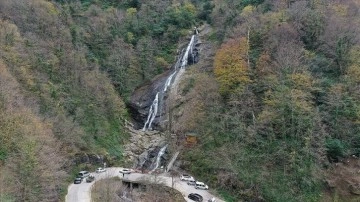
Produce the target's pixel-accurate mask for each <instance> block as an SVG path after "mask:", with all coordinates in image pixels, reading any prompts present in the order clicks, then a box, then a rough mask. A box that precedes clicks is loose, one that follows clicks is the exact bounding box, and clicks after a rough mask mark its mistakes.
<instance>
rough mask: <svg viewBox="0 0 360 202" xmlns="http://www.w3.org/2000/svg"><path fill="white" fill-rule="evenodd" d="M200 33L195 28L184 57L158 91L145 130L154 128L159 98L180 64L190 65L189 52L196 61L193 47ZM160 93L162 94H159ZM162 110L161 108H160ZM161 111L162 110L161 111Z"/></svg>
mask: <svg viewBox="0 0 360 202" xmlns="http://www.w3.org/2000/svg"><path fill="white" fill-rule="evenodd" d="M197 34H198V30H197V29H196V28H195V34H194V35H192V36H191V40H190V42H189V44H188V46H187V48H186V51H185V53H184V55H183V57H182V58H180V59H179V60H178V61H177V62H176V65H175V71H174V72H173V73H172V74H171V75H170V76H169V77H168V78H167V79H166V81H165V83H164V88H163V90H162V92H157V93H156V96H155V99H154V101H153V102H152V104H151V107H150V109H149V114H148V117H147V120H146V122H145V124H144V127H143V131H146V130H152V127H151V125H152V123H153V121H154V119H155V117H156V115H157V113H158V106H159V103H160V102H159V98H160V100H162V98H163V96H164V94H165V93H166V91H167V90H168V88H169V87H170V86H171V83H172V80H173V77H174V76H175V75H176V73H177V72H178V69H179V64H180V69H184V68H185V67H186V66H187V65H188V61H189V54H190V55H191V57H192V61H194V54H193V49H194V45H195V37H196V36H197ZM159 93H160V94H161V95H159ZM160 111H161V109H160ZM160 113H161V112H160Z"/></svg>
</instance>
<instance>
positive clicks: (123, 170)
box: [119, 168, 133, 174]
mask: <svg viewBox="0 0 360 202" xmlns="http://www.w3.org/2000/svg"><path fill="white" fill-rule="evenodd" d="M119 172H120V173H122V174H130V173H132V172H133V170H132V169H129V168H123V169H121V170H120V171H119Z"/></svg>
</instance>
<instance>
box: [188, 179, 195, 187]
mask: <svg viewBox="0 0 360 202" xmlns="http://www.w3.org/2000/svg"><path fill="white" fill-rule="evenodd" d="M187 184H188V185H190V186H194V185H195V184H196V181H195V180H189V181H188V182H187Z"/></svg>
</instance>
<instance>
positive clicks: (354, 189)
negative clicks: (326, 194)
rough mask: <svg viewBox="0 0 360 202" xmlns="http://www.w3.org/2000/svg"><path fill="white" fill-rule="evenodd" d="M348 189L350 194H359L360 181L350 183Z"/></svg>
mask: <svg viewBox="0 0 360 202" xmlns="http://www.w3.org/2000/svg"><path fill="white" fill-rule="evenodd" d="M349 191H350V193H352V194H355V195H360V183H356V184H351V185H350V186H349Z"/></svg>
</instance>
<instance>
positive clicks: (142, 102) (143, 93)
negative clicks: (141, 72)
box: [128, 35, 200, 130]
mask: <svg viewBox="0 0 360 202" xmlns="http://www.w3.org/2000/svg"><path fill="white" fill-rule="evenodd" d="M193 40H194V41H193V43H191V42H192V41H190V43H189V44H188V47H185V48H186V49H190V51H185V48H184V49H183V51H182V53H181V54H180V55H179V57H178V60H177V62H176V63H175V64H174V65H173V67H172V68H171V70H169V71H166V72H164V73H163V74H161V75H159V76H157V77H156V78H154V79H153V80H152V81H151V82H150V83H146V84H144V85H143V86H141V87H139V88H138V89H136V90H135V92H134V93H133V94H132V96H131V98H130V102H129V103H128V107H129V109H130V112H131V114H132V117H133V119H134V120H135V123H134V126H135V128H136V129H140V128H141V127H143V124H144V123H145V122H146V119H147V117H148V115H149V109H150V107H151V105H152V104H153V100H154V98H155V96H156V94H157V93H159V103H158V111H157V113H156V117H155V119H154V122H153V127H152V128H153V129H157V130H161V129H163V128H164V127H163V123H161V122H162V121H163V120H166V118H165V119H164V118H163V117H165V114H166V108H167V107H166V100H167V93H166V90H164V89H167V88H168V87H165V85H168V84H169V85H171V81H172V80H174V79H176V77H177V73H178V70H179V69H180V68H184V67H182V66H184V64H186V66H187V65H190V64H194V63H197V62H198V61H199V57H198V46H199V44H200V43H199V42H198V37H197V36H196V35H194V39H193ZM186 55H187V56H186ZM184 56H186V57H184ZM184 61H186V62H184ZM173 76H174V78H173ZM169 78H170V81H169V80H168V79H169ZM168 82H169V83H168ZM167 83H168V84H167Z"/></svg>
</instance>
